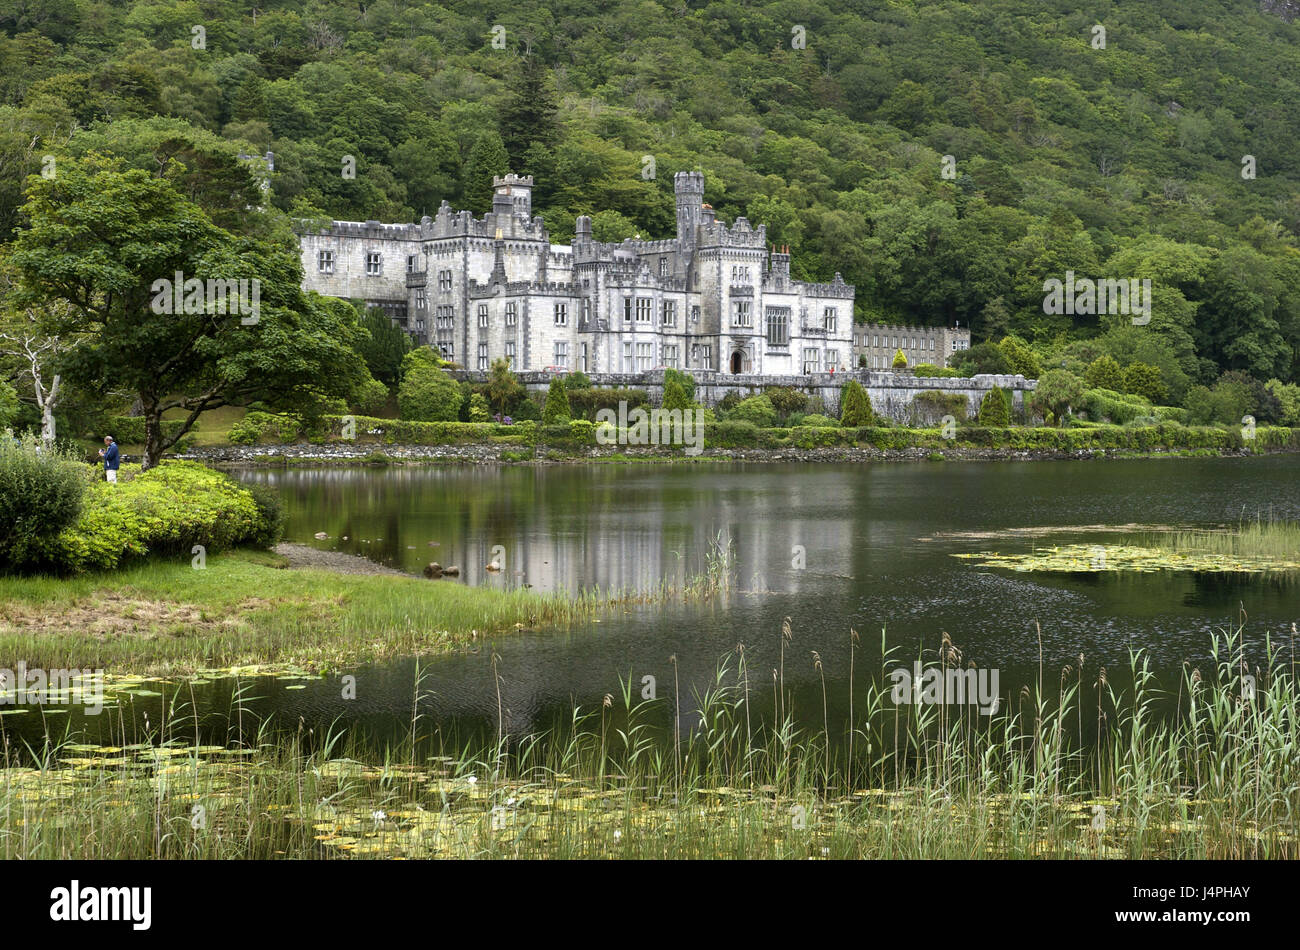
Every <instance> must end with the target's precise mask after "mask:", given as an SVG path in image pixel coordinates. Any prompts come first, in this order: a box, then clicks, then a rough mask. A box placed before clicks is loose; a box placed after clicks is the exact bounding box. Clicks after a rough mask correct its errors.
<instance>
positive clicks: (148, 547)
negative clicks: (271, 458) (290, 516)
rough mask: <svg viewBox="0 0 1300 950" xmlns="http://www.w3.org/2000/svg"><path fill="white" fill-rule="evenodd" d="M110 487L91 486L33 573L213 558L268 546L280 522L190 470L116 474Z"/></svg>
mask: <svg viewBox="0 0 1300 950" xmlns="http://www.w3.org/2000/svg"><path fill="white" fill-rule="evenodd" d="M118 477H119V481H118V483H117V484H116V485H113V484H109V483H108V482H100V481H96V482H94V483H93V484H92V485H90V487H89V488H88V489H87V490H86V494H85V497H84V502H83V507H82V512H81V516H80V517H79V518H78V519H77V521H76V523H75V524H73V525H72V526H71V527H69V528H65V529H64V530H63V531H61V532H60V533H59V534H58V535H56V536H55V537H54V538H53V539H52V540H51V541H50V542H49V543H48V544H47V545H45V549H44V551H43V554H42V556H41V557H40V558H39V563H37V564H35V565H33V566H36V567H40V568H44V569H50V570H54V571H58V572H80V571H88V570H107V569H111V568H114V567H117V566H118V565H119V564H120V563H122V562H123V561H124V560H128V559H130V558H134V557H143V556H145V555H146V554H158V555H171V556H175V557H184V558H186V559H187V560H188V559H189V558H190V557H191V556H192V550H191V549H192V548H193V546H194V545H196V544H199V545H203V547H204V548H205V550H206V553H208V554H211V553H213V552H214V551H219V550H221V549H223V548H229V547H232V546H234V545H237V544H245V543H262V544H271V543H274V541H275V540H278V528H277V526H276V525H275V524H272V523H269V519H272V518H276V517H278V516H277V515H275V514H274V513H273V511H272V510H271V509H270V508H268V506H266V505H265V504H264V503H263V504H259V503H258V501H257V500H255V499H254V497H253V495H252V493H250V492H249V491H248V490H247V489H245V488H243V487H241V486H240V485H239V484H238V483H237V482H235V481H234V480H233V479H231V478H229V477H228V476H226V475H223V474H222V473H220V472H217V471H213V470H212V469H209V468H205V467H204V466H202V465H199V464H197V463H195V462H164V463H163V464H162V465H160V466H157V467H156V468H152V469H150V470H149V471H147V472H143V473H142V472H140V471H139V469H138V468H137V467H136V466H134V465H124V466H122V469H121V473H120V474H119V476H118Z"/></svg>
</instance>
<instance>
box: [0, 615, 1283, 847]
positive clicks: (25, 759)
mask: <svg viewBox="0 0 1300 950" xmlns="http://www.w3.org/2000/svg"><path fill="white" fill-rule="evenodd" d="M952 649H954V648H953V647H952V645H951V641H947V642H945V644H944V645H943V646H942V647H941V653H943V652H947V655H948V656H949V657H950V658H952V659H954V660H955V659H956V654H954V653H951V652H949V651H951V650H952ZM892 652H893V651H891V650H889V649H887V648H886V645H885V641H884V637H883V634H882V639H881V650H880V658H881V672H882V673H883V672H884V670H885V669H886V668H887V666H888V665H889V662H890V656H891V654H892ZM852 655H853V654H852V652H851V656H852ZM1212 656H1213V661H1212V663H1211V664H1209V667H1208V668H1207V669H1204V670H1200V669H1197V668H1194V667H1190V666H1189V667H1187V668H1185V669H1184V671H1183V673H1182V676H1181V681H1180V682H1179V683H1178V684H1176V685H1177V689H1176V690H1174V691H1173V692H1172V693H1171V692H1170V691H1169V690H1168V689H1166V688H1165V687H1162V686H1161V685H1160V684H1158V683H1156V681H1155V677H1154V675H1153V674H1152V672H1151V670H1150V663H1149V658H1148V656H1147V655H1146V654H1145V652H1144V651H1141V650H1134V651H1133V652H1132V653H1131V654H1130V657H1129V673H1130V680H1129V682H1131V684H1132V685H1131V687H1129V688H1127V689H1124V690H1117V689H1115V688H1114V687H1112V685H1111V683H1110V682H1109V681H1108V679H1107V677H1106V676H1105V674H1104V671H1100V670H1099V671H1098V672H1097V674H1096V680H1095V682H1096V683H1097V685H1098V698H1097V706H1096V709H1095V710H1094V709H1093V708H1091V707H1090V706H1087V705H1086V704H1085V703H1084V702H1083V698H1082V695H1081V684H1082V683H1083V682H1084V681H1085V680H1084V675H1085V674H1084V663H1083V660H1082V658H1080V661H1079V663H1078V665H1077V667H1076V666H1075V665H1074V664H1070V665H1068V666H1066V667H1064V668H1063V669H1062V670H1061V671H1059V676H1058V677H1057V678H1056V682H1055V683H1053V684H1051V686H1046V685H1041V684H1046V683H1050V679H1047V678H1045V677H1043V676H1042V675H1041V674H1040V677H1039V680H1040V685H1039V686H1037V687H1036V688H1034V689H1028V688H1026V689H1025V690H1024V691H1022V693H1021V695H1020V696H1019V697H1018V699H1017V701H1016V702H1014V703H1013V702H1009V701H1008V702H1004V703H1001V704H1000V705H999V710H998V711H997V712H995V713H993V714H992V715H982V714H979V713H976V712H974V711H973V710H968V711H967V713H966V714H960V713H952V714H950V713H949V711H948V710H941V709H939V708H937V707H936V706H934V705H928V704H924V703H918V704H909V705H898V704H895V703H893V702H891V701H890V698H889V695H888V690H887V689H885V688H884V687H882V686H878V685H876V683H875V682H868V684H867V685H866V686H865V689H864V695H863V696H861V697H859V701H858V703H857V705H856V706H855V710H856V714H857V716H858V717H859V718H858V719H857V720H856V721H852V720H851V721H850V722H849V723H847V724H846V725H845V727H844V734H843V735H840V734H838V729H836V728H835V727H833V726H832V723H831V721H830V719H829V717H828V716H827V715H826V714H825V713H823V716H822V723H821V729H820V730H817V729H803V728H800V727H799V726H798V725H797V724H796V722H795V720H794V719H793V717H792V711H791V710H790V709H788V708H787V709H786V710H785V715H784V716H783V717H778V718H776V719H774V720H772V721H768V722H763V721H761V718H762V717H761V713H760V712H759V711H760V710H761V709H763V708H767V709H771V708H772V705H771V702H770V701H769V699H768V698H767V697H763V696H761V695H760V694H761V692H762V691H761V690H759V691H756V690H754V689H753V687H752V684H750V682H749V678H748V675H747V671H746V668H745V665H744V660H743V655H742V654H739V653H738V654H737V660H736V662H735V663H734V664H733V661H732V658H731V657H730V656H728V657H726V658H724V659H723V660H722V661H721V662H720V664H719V666H718V670H717V674H716V676H715V678H714V680H713V682H712V683H711V684H710V685H709V686H708V688H707V689H704V690H702V691H699V692H698V693H696V694H695V695H694V697H693V702H694V711H693V713H691V721H692V722H693V723H694V724H693V725H690V726H689V727H687V728H683V721H684V720H683V716H682V710H683V701H682V696H681V692H680V688H679V687H678V686H677V685H676V684H675V686H674V695H673V696H672V697H666V696H665V697H663V698H661V699H657V700H651V701H638V700H637V698H636V696H635V695H634V686H633V683H632V682H631V681H630V680H629V681H626V682H624V681H620V691H619V695H618V696H617V697H615V696H606V697H604V699H603V700H602V701H601V702H600V705H599V707H598V708H594V709H585V708H579V707H575V708H573V709H572V710H571V714H570V716H569V717H567V719H566V720H565V721H563V722H561V723H559V724H557V725H556V726H555V727H554V728H553V729H550V730H545V731H539V732H534V733H530V734H527V735H519V736H513V735H506V734H494V735H493V736H492V737H491V738H490V739H481V738H472V739H458V738H457V737H456V736H453V735H448V734H446V733H444V732H443V731H442V730H441V729H439V728H437V727H436V726H435V727H434V728H432V729H430V728H428V723H427V722H426V720H425V719H424V717H423V716H422V715H420V714H419V712H418V706H419V690H420V688H421V687H420V678H419V677H418V676H417V679H416V685H415V687H414V689H415V692H416V696H415V698H414V700H413V706H412V709H413V712H412V720H411V730H410V734H409V736H408V737H407V738H405V739H403V740H401V741H400V742H397V743H395V744H393V745H389V746H383V747H375V746H368V745H366V744H364V743H361V742H359V741H357V740H355V739H354V738H352V737H351V736H349V735H347V734H345V733H344V732H343V731H341V730H338V729H327V730H325V732H324V734H320V735H318V734H317V733H316V731H315V730H313V729H310V728H307V727H306V726H305V725H304V724H303V723H301V722H300V723H299V724H298V728H297V729H296V730H294V731H287V732H284V731H282V732H278V733H277V732H276V731H275V730H274V729H273V728H272V724H271V723H269V722H266V721H258V720H256V719H254V718H252V717H249V716H246V715H245V714H244V711H243V710H242V708H241V707H242V706H244V705H245V704H246V702H247V700H248V692H247V690H237V691H236V693H235V699H234V700H233V701H232V708H231V709H230V710H229V711H228V715H227V717H226V721H227V722H228V723H229V742H228V743H227V744H226V746H224V747H222V746H215V745H214V746H201V745H196V744H194V743H192V742H184V741H181V740H180V739H178V738H177V737H176V735H175V733H176V732H177V731H178V729H179V727H180V726H182V725H185V724H189V723H192V722H196V721H197V719H196V717H197V715H198V714H197V712H196V710H195V709H194V708H193V705H192V700H191V699H189V698H187V697H186V696H185V694H184V693H183V692H179V693H177V694H176V695H175V696H173V697H172V698H171V700H170V702H169V704H168V706H167V709H166V711H165V715H164V717H163V721H162V722H160V723H157V724H151V723H148V722H145V723H143V724H139V723H136V722H134V720H128V719H125V718H122V719H119V720H117V721H116V725H115V728H116V729H118V730H119V734H115V735H114V736H113V739H112V742H111V743H110V744H109V745H107V746H105V747H93V748H91V747H86V746H82V745H78V744H76V743H73V742H70V741H68V739H67V737H66V736H63V737H60V736H58V735H57V733H52V734H51V735H50V736H49V737H48V739H47V741H46V742H45V743H44V744H43V745H41V746H40V747H26V746H17V745H15V744H14V743H12V742H11V740H10V737H9V735H8V734H5V733H4V730H3V719H0V755H2V756H3V766H4V767H3V769H2V770H0V856H3V857H5V858H70V857H77V858H150V857H153V858H279V857H289V858H314V857H395V856H402V857H456V858H481V857H493V858H510V857H514V858H589V857H619V858H647V859H649V858H711V857H733V858H809V857H811V858H855V857H872V858H969V857H1006V858H1022V857H1075V858H1096V857H1126V858H1157V857H1158V858H1295V857H1297V856H1300V849H1298V847H1297V836H1298V835H1300V828H1297V822H1298V821H1300V818H1298V816H1300V759H1298V757H1297V755H1296V752H1295V750H1296V749H1297V748H1298V747H1300V742H1298V739H1300V736H1298V735H1297V732H1298V730H1297V722H1296V719H1297V709H1300V695H1298V694H1297V690H1296V683H1295V679H1294V677H1293V675H1292V674H1291V672H1290V668H1289V661H1288V657H1287V656H1286V655H1285V651H1277V650H1275V649H1274V648H1273V646H1272V645H1271V644H1270V646H1269V651H1268V656H1269V659H1268V662H1267V663H1266V664H1265V665H1264V666H1263V667H1262V668H1253V667H1251V666H1249V664H1247V663H1246V653H1245V651H1244V648H1243V639H1242V631H1241V629H1240V628H1238V629H1235V630H1231V631H1227V632H1222V633H1220V634H1216V635H1215V637H1214V642H1213V653H1212ZM818 660H820V658H818ZM817 672H818V673H822V672H824V671H823V670H820V669H819V670H818V671H817ZM493 675H494V676H496V675H498V674H497V671H496V669H495V666H494V668H493ZM1169 685H1174V684H1169ZM780 688H781V683H780V681H779V679H778V680H777V681H776V682H775V683H774V691H779V690H780ZM824 695H825V694H823V696H824ZM773 700H775V697H773ZM751 702H752V703H755V704H756V705H755V709H754V710H753V715H751V710H750V704H751ZM665 704H667V705H666V708H665ZM824 704H825V699H824V698H823V705H824ZM1162 704H1164V706H1166V707H1168V711H1167V712H1163V713H1162V712H1161V711H1160V710H1161V708H1162ZM778 708H779V707H778ZM665 712H667V713H668V714H669V715H670V716H671V720H672V722H671V726H666V725H665V724H664V719H665V717H664V715H663V714H664V713H665ZM688 712H689V711H688ZM1094 716H1096V717H1097V718H1098V720H1099V723H1100V725H1101V731H1100V732H1099V734H1098V736H1097V739H1096V741H1094V742H1092V743H1090V744H1087V745H1085V744H1084V740H1083V735H1084V730H1083V723H1084V720H1085V719H1091V718H1092V717H1094ZM755 719H759V720H760V721H758V722H755V721H754V720H755ZM499 730H500V723H499V721H498V733H499ZM850 738H852V739H853V740H854V741H852V742H851V743H850V742H849V741H847V740H848V739H850Z"/></svg>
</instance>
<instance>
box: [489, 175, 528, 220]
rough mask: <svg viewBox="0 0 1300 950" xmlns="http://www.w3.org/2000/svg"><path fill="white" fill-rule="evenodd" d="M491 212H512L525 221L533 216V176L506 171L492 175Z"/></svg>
mask: <svg viewBox="0 0 1300 950" xmlns="http://www.w3.org/2000/svg"><path fill="white" fill-rule="evenodd" d="M492 212H493V213H494V214H501V213H503V212H513V213H514V214H517V215H520V216H521V217H522V218H523V219H524V220H525V221H528V220H531V219H532V216H533V176H532V175H522V176H521V175H516V174H515V173H514V172H510V173H508V174H507V175H506V176H505V177H504V178H501V177H500V176H498V175H493V176H492Z"/></svg>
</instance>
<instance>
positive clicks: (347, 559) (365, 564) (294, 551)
mask: <svg viewBox="0 0 1300 950" xmlns="http://www.w3.org/2000/svg"><path fill="white" fill-rule="evenodd" d="M275 553H276V554H279V555H281V556H283V557H286V558H288V559H289V566H290V567H315V568H319V569H321V570H324V571H334V572H335V573H337V574H396V575H398V576H400V577H410V576H411V575H409V574H406V573H404V572H403V571H399V570H396V569H395V568H391V567H386V566H385V565H383V564H376V563H375V562H374V561H372V560H370V559H369V558H367V557H363V556H361V555H359V554H344V553H343V552H342V551H321V550H320V549H318V548H313V547H312V546H311V545H308V544H292V543H290V542H287V541H282V542H281V543H279V544H277V545H276V546H275Z"/></svg>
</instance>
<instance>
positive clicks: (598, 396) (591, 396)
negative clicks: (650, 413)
mask: <svg viewBox="0 0 1300 950" xmlns="http://www.w3.org/2000/svg"><path fill="white" fill-rule="evenodd" d="M620 402H625V403H627V408H628V411H629V412H631V411H632V410H633V409H635V408H636V407H637V406H644V407H646V408H649V406H650V394H649V393H647V392H646V391H645V390H644V389H577V390H572V391H570V392H569V412H570V414H571V417H572V418H574V419H579V418H581V419H590V420H591V421H593V422H594V421H595V420H596V413H597V412H599V411H600V410H601V409H612V410H614V412H616V413H617V412H618V404H619V403H620Z"/></svg>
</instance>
